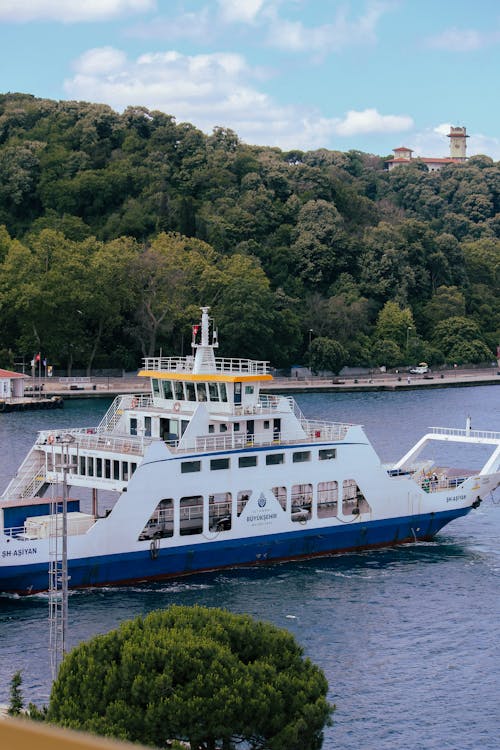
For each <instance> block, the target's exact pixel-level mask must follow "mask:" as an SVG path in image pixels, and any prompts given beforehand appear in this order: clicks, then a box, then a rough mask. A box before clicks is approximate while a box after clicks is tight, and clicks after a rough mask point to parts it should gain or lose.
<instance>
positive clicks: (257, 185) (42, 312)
mask: <svg viewBox="0 0 500 750" xmlns="http://www.w3.org/2000/svg"><path fill="white" fill-rule="evenodd" d="M499 208H500V165H499V164H498V163H494V162H493V161H492V160H491V159H489V158H488V157H486V156H473V157H471V158H470V159H469V160H468V161H467V162H466V163H462V164H458V163H457V164H452V165H448V166H446V167H444V168H443V169H442V170H441V172H435V173H428V172H427V171H426V170H425V169H422V167H421V165H420V164H419V163H418V161H417V162H416V163H415V164H412V165H409V166H405V167H400V168H397V169H394V170H392V171H391V172H388V171H387V170H385V169H384V160H383V159H382V158H380V157H377V156H372V155H368V154H364V153H361V152H357V151H351V152H348V153H341V152H338V151H328V150H325V149H320V150H317V151H310V152H301V151H289V152H283V151H280V150H279V149H277V148H268V147H259V146H250V145H247V144H244V143H242V142H240V141H239V139H238V137H237V135H236V134H235V133H234V132H232V131H231V130H228V129H225V128H222V127H219V128H216V129H214V131H213V133H212V135H210V136H207V135H204V134H203V133H202V132H200V131H199V130H197V129H196V128H195V127H193V126H192V125H190V124H188V123H176V121H175V119H174V118H173V117H172V116H169V115H166V114H164V113H162V112H157V111H153V112H150V111H148V110H146V109H144V108H141V107H130V108H128V109H126V110H125V112H124V113H123V114H118V113H116V112H114V111H113V110H112V109H111V108H109V107H108V106H105V105H98V104H87V103H81V102H56V101H50V100H44V99H36V98H34V97H32V96H28V95H24V94H6V95H1V96H0V270H1V274H0V350H1V351H0V366H2V365H3V366H9V365H13V361H14V360H15V359H16V358H17V359H19V358H20V357H22V356H26V357H27V359H28V360H30V359H31V358H32V356H33V353H34V352H38V351H41V352H42V353H43V356H45V357H46V358H47V359H48V360H49V361H50V362H51V363H52V364H54V365H55V366H66V367H69V368H71V366H72V365H73V364H76V365H78V366H80V367H82V366H86V367H88V368H91V367H105V366H111V365H117V366H123V367H126V368H130V369H135V368H136V367H137V366H138V364H139V359H140V357H141V355H146V354H151V353H153V352H157V351H158V350H159V349H160V348H161V349H162V351H163V352H164V353H175V354H178V353H179V351H180V350H181V349H182V348H184V350H185V351H184V353H188V351H186V350H187V347H188V342H189V326H190V324H191V323H192V322H195V321H196V320H197V318H198V310H197V309H196V308H197V307H198V306H200V305H201V304H205V305H210V306H211V307H212V313H213V315H214V317H215V318H216V320H217V322H218V325H219V330H220V340H221V343H222V346H223V347H224V348H223V351H221V354H225V355H228V354H232V355H242V356H243V355H246V356H250V357H258V358H259V359H270V360H271V361H272V363H273V364H274V365H276V366H286V365H290V364H292V363H293V362H294V361H300V360H302V361H304V362H307V361H308V360H310V355H311V352H308V349H309V344H310V342H311V335H310V331H312V332H313V335H312V339H313V340H314V339H316V338H321V339H322V341H325V340H326V343H327V344H328V339H332V340H334V341H335V342H336V343H337V344H338V345H339V346H340V347H343V349H344V350H345V352H346V355H347V357H346V361H347V363H348V364H350V365H369V366H372V365H387V366H396V365H401V364H404V363H410V362H415V361H418V360H419V359H425V360H426V361H430V362H433V363H439V362H442V361H445V360H447V361H451V360H453V361H454V362H456V363H461V362H478V361H484V360H488V359H491V358H492V357H493V355H494V352H495V349H496V346H497V344H498V343H500V309H499V305H498V302H497V300H498V292H499V283H500V282H499V278H500V271H499V266H500V214H499ZM455 318H458V319H460V320H461V321H464V320H465V321H466V322H467V324H460V325H459V326H458V328H456V327H453V325H451V327H452V328H453V329H454V330H453V333H454V335H453V336H448V335H445V336H444V337H443V326H444V330H445V333H446V323H447V322H448V323H449V321H450V320H453V319H455ZM318 346H319V345H318V344H317V345H316V349H315V359H316V361H318V362H319V361H321V360H328V354H325V355H324V356H322V355H321V354H320V353H319V352H318V351H317V350H318ZM337 348H338V347H337ZM329 350H331V346H330V349H329ZM338 351H341V350H338Z"/></svg>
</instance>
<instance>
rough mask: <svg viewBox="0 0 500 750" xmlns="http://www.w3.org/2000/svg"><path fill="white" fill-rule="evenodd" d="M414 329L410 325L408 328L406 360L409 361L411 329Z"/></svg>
mask: <svg viewBox="0 0 500 750" xmlns="http://www.w3.org/2000/svg"><path fill="white" fill-rule="evenodd" d="M411 330H412V326H408V328H407V329H406V361H407V362H408V347H409V346H410V331H411Z"/></svg>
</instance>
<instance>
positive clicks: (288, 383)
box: [26, 367, 500, 399]
mask: <svg viewBox="0 0 500 750" xmlns="http://www.w3.org/2000/svg"><path fill="white" fill-rule="evenodd" d="M499 373H500V370H499V369H498V368H497V367H489V368H484V369H461V368H457V369H450V370H439V371H436V372H431V373H430V374H428V375H409V374H408V373H381V372H378V371H377V372H371V373H365V374H361V375H359V374H358V375H349V376H347V377H339V378H335V377H334V378H324V377H319V376H318V377H317V376H313V377H310V378H298V377H296V378H292V377H286V378H283V377H276V378H275V379H274V380H273V381H272V382H270V383H268V384H266V385H265V386H264V387H263V388H262V390H263V391H265V392H267V393H275V392H281V393H301V392H307V391H325V392H335V391H394V390H399V389H402V390H409V389H415V388H445V387H448V388H450V387H459V386H474V385H500V374H499ZM26 384H27V385H29V384H30V381H29V380H27V382H26ZM42 384H43V391H42V392H43V393H44V394H46V395H51V396H53V395H60V396H63V398H65V399H66V398H88V397H96V396H107V395H109V396H115V395H116V394H119V393H139V392H143V391H147V390H149V382H148V380H147V379H145V378H139V377H137V376H136V375H135V374H126V375H124V376H123V377H90V378H47V379H42V380H41V381H39V380H36V381H35V385H36V388H37V390H38V388H39V387H40V386H41V385H42Z"/></svg>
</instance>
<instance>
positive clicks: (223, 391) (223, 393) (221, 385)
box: [219, 383, 227, 401]
mask: <svg viewBox="0 0 500 750" xmlns="http://www.w3.org/2000/svg"><path fill="white" fill-rule="evenodd" d="M219 388H220V400H221V401H227V390H226V384H225V383H219Z"/></svg>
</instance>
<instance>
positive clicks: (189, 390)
mask: <svg viewBox="0 0 500 750" xmlns="http://www.w3.org/2000/svg"><path fill="white" fill-rule="evenodd" d="M186 398H187V400H188V401H196V393H195V389H194V383H186Z"/></svg>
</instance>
